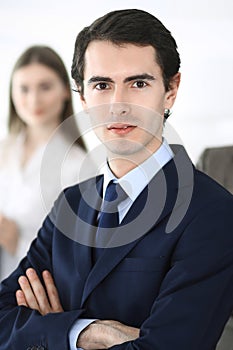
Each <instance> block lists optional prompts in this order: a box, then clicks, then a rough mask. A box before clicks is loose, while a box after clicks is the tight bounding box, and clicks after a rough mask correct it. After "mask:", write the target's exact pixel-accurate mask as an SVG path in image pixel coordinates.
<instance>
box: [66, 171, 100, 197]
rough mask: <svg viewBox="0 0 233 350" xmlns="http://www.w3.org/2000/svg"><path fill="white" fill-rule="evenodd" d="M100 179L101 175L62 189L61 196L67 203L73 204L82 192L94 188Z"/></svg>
mask: <svg viewBox="0 0 233 350" xmlns="http://www.w3.org/2000/svg"><path fill="white" fill-rule="evenodd" d="M101 177H102V175H99V176H95V177H92V178H89V179H87V180H85V181H82V182H80V183H78V184H76V185H73V186H69V187H67V188H65V189H64V191H63V196H64V195H65V198H66V200H67V201H68V202H73V201H74V200H75V201H77V199H78V198H80V197H81V196H82V192H83V191H86V190H87V189H89V188H90V187H92V186H95V185H96V183H97V182H98V181H99V180H100V178H101Z"/></svg>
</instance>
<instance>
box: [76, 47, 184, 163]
mask: <svg viewBox="0 0 233 350" xmlns="http://www.w3.org/2000/svg"><path fill="white" fill-rule="evenodd" d="M155 56H156V55H155V50H154V48H153V47H152V46H144V47H140V46H136V45H133V44H124V45H122V46H117V45H114V44H113V43H111V42H107V41H92V42H91V43H90V44H89V45H88V47H87V50H86V53H85V69H84V95H83V98H82V104H83V107H84V109H86V110H88V113H89V114H90V116H91V118H92V125H93V128H94V130H95V133H96V135H97V136H98V138H99V139H100V141H101V142H103V143H104V144H105V145H106V147H107V149H108V150H109V151H110V154H111V155H116V156H117V155H120V156H123V155H125V156H126V157H129V156H130V157H132V159H134V158H135V157H136V158H137V156H139V158H147V156H148V155H150V154H151V153H152V152H154V151H155V150H156V149H157V148H158V147H159V145H160V144H161V138H162V129H163V114H164V109H165V108H171V107H172V105H173V103H174V101H175V97H176V93H177V89H178V85H179V78H180V77H179V75H177V76H176V78H175V79H173V80H174V81H173V83H172V85H171V86H172V88H171V90H169V91H168V92H166V91H165V87H164V83H163V77H162V71H161V68H160V66H159V65H158V63H157V62H156V58H155ZM145 152H147V153H148V152H149V154H148V155H147V156H146V155H145ZM142 154H143V156H142ZM140 155H141V156H142V157H140ZM136 158H135V159H136ZM139 158H138V159H139Z"/></svg>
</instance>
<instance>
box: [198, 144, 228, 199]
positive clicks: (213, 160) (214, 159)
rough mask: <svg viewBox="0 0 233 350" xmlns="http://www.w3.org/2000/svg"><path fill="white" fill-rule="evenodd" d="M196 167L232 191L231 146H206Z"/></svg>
mask: <svg viewBox="0 0 233 350" xmlns="http://www.w3.org/2000/svg"><path fill="white" fill-rule="evenodd" d="M197 167H198V169H200V170H202V171H204V172H205V173H206V174H208V175H209V176H211V177H212V178H213V179H214V180H216V181H217V182H219V183H220V184H221V185H222V186H224V187H225V188H226V189H227V190H228V191H230V192H231V193H233V146H225V147H213V148H206V149H205V150H204V151H203V153H202V154H201V156H200V158H199V160H198V163H197Z"/></svg>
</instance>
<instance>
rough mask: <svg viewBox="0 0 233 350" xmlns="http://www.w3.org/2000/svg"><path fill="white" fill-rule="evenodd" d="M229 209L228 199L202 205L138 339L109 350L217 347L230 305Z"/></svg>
mask: <svg viewBox="0 0 233 350" xmlns="http://www.w3.org/2000/svg"><path fill="white" fill-rule="evenodd" d="M232 213H233V205H232V199H231V200H229V201H225V202H223V203H221V202H220V203H219V202H218V203H212V205H210V206H209V207H207V208H205V210H203V208H200V210H199V213H198V214H197V215H196V216H195V217H194V218H193V219H192V221H191V222H190V223H189V224H187V225H186V228H185V229H184V232H183V235H182V236H181V238H180V239H179V241H178V243H177V245H176V248H175V250H174V252H173V255H172V259H171V267H170V269H169V270H168V272H167V274H166V275H165V278H164V279H163V282H162V285H161V288H160V292H159V294H158V296H157V297H156V299H155V301H154V304H153V306H152V309H151V313H150V315H149V317H148V318H147V319H146V320H145V321H144V323H143V324H142V325H141V329H140V337H139V338H138V339H136V340H135V341H131V342H127V343H123V344H121V345H116V346H113V347H112V348H111V349H114V350H137V349H140V350H151V349H159V350H167V349H179V350H187V349H189V350H199V349H203V350H212V349H215V346H216V343H217V341H218V339H219V337H220V335H221V332H222V330H223V328H224V325H225V323H226V322H227V320H228V318H229V316H230V314H231V311H232V309H233V297H232V296H233V221H232ZM170 239H172V237H170Z"/></svg>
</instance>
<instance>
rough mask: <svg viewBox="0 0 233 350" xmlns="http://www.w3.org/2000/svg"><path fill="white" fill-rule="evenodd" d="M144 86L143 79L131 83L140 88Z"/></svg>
mask: <svg viewBox="0 0 233 350" xmlns="http://www.w3.org/2000/svg"><path fill="white" fill-rule="evenodd" d="M146 86H147V83H146V82H145V81H143V80H138V81H135V83H133V87H136V88H138V89H142V88H144V87H146Z"/></svg>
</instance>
